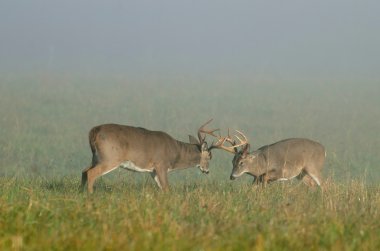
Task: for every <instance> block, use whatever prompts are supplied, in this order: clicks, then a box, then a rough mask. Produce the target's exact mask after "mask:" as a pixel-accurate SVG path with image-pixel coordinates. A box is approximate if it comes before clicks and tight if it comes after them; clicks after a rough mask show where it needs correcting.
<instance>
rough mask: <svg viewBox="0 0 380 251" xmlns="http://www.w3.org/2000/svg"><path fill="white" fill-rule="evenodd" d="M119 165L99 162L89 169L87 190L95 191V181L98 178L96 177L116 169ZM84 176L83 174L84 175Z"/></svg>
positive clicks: (89, 191)
mask: <svg viewBox="0 0 380 251" xmlns="http://www.w3.org/2000/svg"><path fill="white" fill-rule="evenodd" d="M118 167H119V166H118V165H105V164H97V165H96V166H94V167H92V168H90V169H88V170H87V172H86V173H87V175H86V176H87V181H88V185H87V191H88V193H90V194H91V193H93V192H94V182H95V180H96V178H98V177H100V176H102V175H104V174H107V173H109V172H111V171H113V170H115V169H116V168H118ZM82 178H83V176H82Z"/></svg>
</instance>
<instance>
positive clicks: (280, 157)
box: [219, 131, 326, 186]
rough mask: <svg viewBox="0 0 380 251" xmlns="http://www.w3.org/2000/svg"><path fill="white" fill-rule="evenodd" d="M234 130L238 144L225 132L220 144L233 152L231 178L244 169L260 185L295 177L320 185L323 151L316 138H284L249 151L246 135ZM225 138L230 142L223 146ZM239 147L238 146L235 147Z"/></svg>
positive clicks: (238, 174)
mask: <svg viewBox="0 0 380 251" xmlns="http://www.w3.org/2000/svg"><path fill="white" fill-rule="evenodd" d="M236 132H237V133H238V134H239V136H240V137H239V136H238V135H235V137H236V138H237V139H238V140H239V141H240V143H239V144H236V142H235V141H234V140H232V138H231V137H230V135H229V133H228V136H227V137H225V138H224V140H223V142H222V145H221V146H219V148H222V149H224V150H226V151H228V152H231V153H234V154H235V156H234V158H233V160H232V165H233V169H232V173H231V176H230V179H231V180H234V179H235V178H237V177H240V176H241V175H243V174H244V173H246V174H250V175H252V176H254V177H255V180H256V183H259V182H262V183H263V185H265V184H267V183H269V182H272V181H280V180H290V179H293V178H295V177H297V178H299V179H302V180H303V182H304V183H305V184H306V185H308V186H315V184H317V185H318V186H321V182H322V174H321V171H322V168H323V165H324V162H325V158H326V152H325V148H324V147H323V146H322V145H321V144H319V143H318V142H315V141H312V140H309V139H305V138H292V139H284V140H281V141H279V142H276V143H273V144H271V145H266V146H263V147H260V148H259V149H258V150H256V151H253V152H249V149H250V144H249V143H248V140H247V137H246V136H245V135H244V134H243V133H241V132H239V131H236ZM226 141H227V142H229V143H230V144H231V145H232V146H224V145H223V144H224V142H226ZM238 147H241V149H240V150H238Z"/></svg>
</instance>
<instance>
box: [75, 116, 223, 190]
mask: <svg viewBox="0 0 380 251" xmlns="http://www.w3.org/2000/svg"><path fill="white" fill-rule="evenodd" d="M211 121H212V120H209V121H208V122H206V123H205V124H204V125H202V126H201V127H200V128H199V129H198V139H196V138H195V137H193V136H191V135H189V139H190V143H185V142H181V141H179V140H176V139H174V138H172V137H171V136H170V135H168V134H167V133H165V132H161V131H150V130H147V129H144V128H141V127H133V126H126V125H117V124H105V125H99V126H96V127H94V128H92V129H91V130H90V132H89V142H90V147H91V151H92V164H91V166H90V167H88V168H86V169H85V170H83V172H82V188H84V186H85V185H86V182H88V186H87V189H88V192H89V193H92V192H93V185H94V181H95V179H96V178H98V177H100V176H102V175H104V174H106V173H109V172H111V171H113V170H115V169H117V168H119V167H121V168H124V169H128V170H132V171H137V172H149V173H150V174H151V176H152V177H153V178H154V180H155V181H156V183H157V185H158V186H159V187H160V188H161V189H162V190H168V188H169V185H168V178H167V174H168V172H170V171H173V170H179V169H184V168H187V167H190V166H198V167H199V169H200V170H201V171H202V172H203V173H206V174H207V173H208V172H209V169H208V166H209V161H210V159H211V157H212V155H211V150H212V149H213V148H218V147H219V146H220V145H221V143H222V141H221V140H219V141H218V142H216V144H212V145H211V146H208V145H207V142H206V134H209V135H212V136H214V137H217V136H216V135H215V134H214V132H215V131H217V130H218V129H214V130H206V129H205V126H206V125H207V124H209V123H210V122H211ZM202 134H203V135H202Z"/></svg>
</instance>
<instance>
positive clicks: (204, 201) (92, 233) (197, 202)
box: [0, 177, 380, 250]
mask: <svg viewBox="0 0 380 251" xmlns="http://www.w3.org/2000/svg"><path fill="white" fill-rule="evenodd" d="M78 187H79V179H78V178H74V177H64V178H56V179H49V180H45V179H33V180H32V179H16V178H15V179H8V178H2V179H1V181H0V189H1V191H2V195H1V197H0V202H1V203H0V212H1V214H0V228H1V229H2V232H1V233H0V249H1V250H11V249H17V248H20V250H51V249H54V250H264V249H265V250H377V249H378V248H379V247H380V238H379V236H380V221H379V219H380V187H379V186H376V187H367V186H366V185H365V184H363V183H360V182H356V181H353V182H351V183H349V184H344V185H343V184H337V183H334V182H331V181H328V182H327V183H326V185H325V189H324V191H323V192H322V191H321V190H310V189H306V187H305V186H304V185H303V184H302V183H297V182H291V183H274V184H273V185H271V186H268V187H267V188H266V189H262V188H260V187H252V186H251V185H249V184H247V183H235V182H234V183H233V182H228V181H209V182H191V183H190V182H184V183H183V184H176V185H174V186H173V187H172V191H171V192H170V193H168V194H164V193H161V192H160V191H158V190H157V189H156V188H155V186H154V184H153V182H147V183H141V182H140V183H139V182H133V181H132V182H130V183H127V182H124V181H120V180H118V181H112V182H110V181H107V180H102V181H101V182H99V183H98V184H97V186H96V191H95V193H94V194H93V195H92V196H87V195H86V194H83V193H78Z"/></svg>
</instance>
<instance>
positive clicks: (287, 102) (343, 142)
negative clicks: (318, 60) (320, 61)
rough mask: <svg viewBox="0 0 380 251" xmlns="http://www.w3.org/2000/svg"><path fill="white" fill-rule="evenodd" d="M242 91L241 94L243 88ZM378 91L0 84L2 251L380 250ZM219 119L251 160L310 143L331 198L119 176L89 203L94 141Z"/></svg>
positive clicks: (365, 86) (217, 162)
mask: <svg viewBox="0 0 380 251" xmlns="http://www.w3.org/2000/svg"><path fill="white" fill-rule="evenodd" d="M236 81H237V82H236ZM379 93H380V84H379V83H335V82H333V81H326V82H316V81H315V83H314V84H310V83H308V84H306V83H304V82H302V83H301V81H300V82H299V83H282V84H279V83H275V82H271V81H257V80H256V81H255V80H249V79H239V80H231V79H230V80H229V79H228V78H224V77H220V78H210V79H207V78H205V79H191V78H190V79H189V78H181V77H176V78H167V79H164V78H158V79H150V78H146V79H138V80H136V79H135V80H132V79H128V78H123V77H118V76H112V77H107V78H105V77H104V78H100V77H97V78H95V77H78V76H77V77H73V76H62V75H61V76H52V75H47V74H41V75H40V76H35V75H34V76H26V75H24V76H22V77H20V76H14V75H4V76H1V77H0V135H1V137H0V250H379V249H380V237H379V236H380V212H379V210H380V185H379V180H380V172H379V170H380V169H379V167H380V165H379V156H378V149H379V148H380V138H379V137H378V134H379V132H380V120H379V118H380V109H379V107H380V99H379V98H378V95H379ZM209 118H214V121H213V124H212V125H214V126H215V127H219V128H221V129H222V130H227V128H228V127H230V128H234V129H235V128H236V129H240V130H242V131H243V132H245V134H246V135H247V136H248V138H249V140H250V142H251V143H252V146H253V148H257V147H259V146H262V145H264V144H268V143H272V142H275V141H277V140H280V139H283V138H288V137H308V138H311V139H314V140H316V141H319V142H321V143H322V144H323V145H324V146H325V147H326V150H327V161H326V165H325V170H324V177H325V181H326V182H325V185H324V189H323V191H322V190H319V189H316V190H312V189H308V188H306V186H304V185H303V184H302V183H300V182H297V181H294V182H288V183H284V182H279V183H274V184H273V185H270V186H268V187H267V188H266V189H262V188H260V187H253V186H252V185H251V179H250V177H243V178H241V179H237V180H235V181H230V180H229V179H228V178H229V174H230V172H231V168H232V166H231V158H232V156H231V155H230V154H228V153H226V152H221V151H215V152H214V154H213V155H214V158H213V159H212V162H211V165H210V174H209V175H207V176H206V175H203V174H201V173H200V171H199V170H197V169H195V168H189V169H186V170H183V171H178V172H176V173H173V174H170V175H169V183H170V185H171V187H172V189H171V192H170V193H168V194H163V193H161V192H160V191H158V189H157V188H156V185H155V183H154V181H153V180H152V179H151V178H150V176H149V175H145V174H138V173H132V172H126V171H123V170H121V171H118V170H117V171H115V172H113V173H110V174H109V175H106V176H104V177H102V178H100V179H99V180H97V182H96V183H95V193H94V194H93V195H92V196H88V195H87V194H86V193H80V192H79V190H78V188H79V182H80V174H81V170H82V169H84V168H85V167H86V166H88V164H89V163H90V160H91V155H90V150H89V147H88V139H87V133H88V130H89V129H90V128H91V127H92V126H94V125H97V124H101V123H107V122H115V123H122V124H130V125H136V126H142V127H145V128H148V129H154V130H163V131H166V132H168V133H169V134H171V135H172V136H173V137H175V138H177V139H180V140H183V141H187V140H188V136H187V135H188V134H195V133H196V130H197V128H198V127H199V126H200V125H201V124H202V123H203V122H205V121H207V120H208V119H209Z"/></svg>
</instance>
